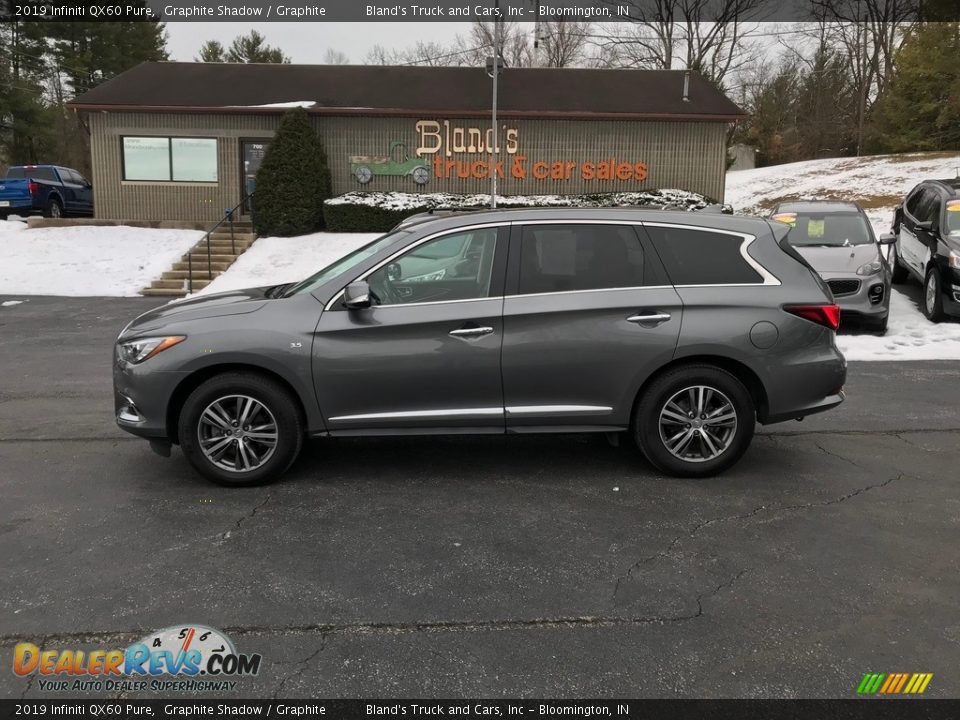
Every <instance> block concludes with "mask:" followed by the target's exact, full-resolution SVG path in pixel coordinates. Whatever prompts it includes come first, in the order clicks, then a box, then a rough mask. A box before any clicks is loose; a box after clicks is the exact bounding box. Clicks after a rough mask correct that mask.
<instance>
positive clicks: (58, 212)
mask: <svg viewBox="0 0 960 720" xmlns="http://www.w3.org/2000/svg"><path fill="white" fill-rule="evenodd" d="M43 216H44V217H48V218H62V217H63V204H62V203H61V202H60V201H59V200H57V199H56V198H50V200H49V201H48V202H47V207H45V208H44V209H43Z"/></svg>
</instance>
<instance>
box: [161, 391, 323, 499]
mask: <svg viewBox="0 0 960 720" xmlns="http://www.w3.org/2000/svg"><path fill="white" fill-rule="evenodd" d="M238 397H239V398H240V405H239V407H238V405H237V398H238ZM248 401H252V402H251V403H250V404H249V405H248ZM299 407H300V406H299V402H298V400H297V398H296V397H294V396H293V395H292V394H291V393H290V391H289V390H287V389H286V388H285V387H283V386H282V385H280V384H279V383H277V382H276V381H274V380H271V379H269V378H266V377H263V376H262V375H257V374H256V373H248V372H229V373H224V374H222V375H217V376H215V377H213V378H210V379H209V380H207V381H206V382H204V383H203V384H202V385H200V386H199V387H198V388H197V389H196V390H194V391H193V392H192V393H190V396H189V397H188V398H187V401H186V402H185V403H184V405H183V409H182V410H181V412H180V417H179V419H178V433H179V438H180V447H181V448H182V449H183V453H184V455H186V456H187V460H188V461H189V462H190V464H191V465H193V467H194V469H195V470H197V472H199V473H200V474H201V475H203V476H204V477H206V478H207V479H208V480H211V481H213V482H215V483H217V484H218V485H226V486H228V487H248V486H252V485H260V484H263V483H269V482H273V481H275V480H277V479H279V478H280V476H281V475H283V473H284V472H286V471H287V469H288V468H289V467H290V465H291V464H293V461H294V460H295V459H296V457H297V455H298V454H299V452H300V447H301V445H302V444H303V432H304V429H303V420H302V419H301V416H300V412H299ZM245 409H247V410H248V412H250V415H249V416H248V417H249V418H253V422H254V423H257V424H256V425H252V424H251V425H247V426H243V425H236V426H234V423H233V422H232V421H233V420H235V419H237V418H238V416H239V417H242V416H243V411H244V410H245ZM208 410H210V412H211V413H213V415H210V414H207V415H206V417H205V418H204V419H203V420H201V417H202V416H204V414H205V413H206V412H207V411H208ZM213 417H216V418H217V419H218V422H211V420H210V419H207V418H213ZM234 427H236V429H234ZM245 427H246V428H253V429H257V430H259V431H260V432H259V433H258V437H257V438H256V439H253V438H252V437H249V436H247V435H246V433H245ZM224 430H229V431H231V432H233V433H235V434H236V435H238V437H233V436H231V435H221V434H220V433H223V432H224ZM237 430H239V431H240V432H239V433H237ZM270 435H275V436H276V439H275V440H274V442H273V443H272V444H271V443H270V442H269V439H268V436H270ZM220 441H224V442H225V443H226V445H219V446H218V443H219V442H220ZM204 446H206V447H207V450H206V452H205V451H204ZM221 450H223V452H222V453H220V451H221ZM208 453H210V457H208ZM254 459H256V460H257V462H253V460H254ZM231 465H232V467H230V466H231ZM244 465H248V466H249V469H244Z"/></svg>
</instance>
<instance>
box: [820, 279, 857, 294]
mask: <svg viewBox="0 0 960 720" xmlns="http://www.w3.org/2000/svg"><path fill="white" fill-rule="evenodd" d="M827 285H829V286H830V292H832V293H833V296H834V297H840V296H841V295H853V294H854V293H855V292H856V291H857V290H859V289H860V281H859V280H827Z"/></svg>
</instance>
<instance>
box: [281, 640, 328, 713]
mask: <svg viewBox="0 0 960 720" xmlns="http://www.w3.org/2000/svg"><path fill="white" fill-rule="evenodd" d="M326 646H327V633H325V632H321V633H320V647H318V648H317V649H316V650H314V651H313V652H312V653H311V654H310V655H308V656H307V657H305V658H304V659H303V660H300V661H299V662H298V663H297V668H296V669H295V670H293V671H292V672H290V673H288V674H287V675H284V676H283V677H282V678H280V682H279V683H278V684H277V689H276V690H274V691H273V699H274V700H276V699H278V698H279V697H280V693H281V692H282V691H283V688H284V687H285V686H286V684H287V682H289V681H290V680H293V679H294V678H298V677H300V676H301V675H303V674H304V673H305V672H306V671H307V668H309V667H310V663H311V662H313V661H314V660H315V659H316V657H317V656H318V655H319V654H320V653H322V652H323V650H324V648H325V647H326Z"/></svg>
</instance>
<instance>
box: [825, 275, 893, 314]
mask: <svg viewBox="0 0 960 720" xmlns="http://www.w3.org/2000/svg"><path fill="white" fill-rule="evenodd" d="M820 275H821V277H822V278H823V279H824V280H825V281H826V283H827V285H829V286H830V291H831V292H832V293H833V299H834V301H835V302H836V303H837V305H839V306H840V318H841V323H842V321H843V320H855V321H856V320H866V321H868V322H870V321H872V322H879V321H881V320H883V319H884V318H885V317H887V314H888V313H889V312H890V279H889V278H888V277H887V275H886V274H885V273H882V272H881V273H877V274H876V275H867V276H862V275H856V274H853V273H821V274H820Z"/></svg>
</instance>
